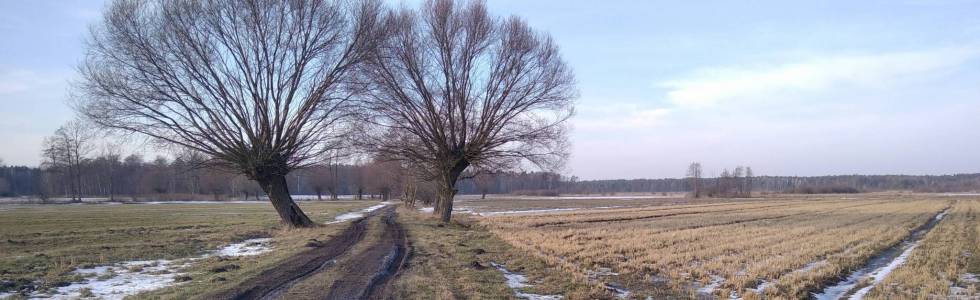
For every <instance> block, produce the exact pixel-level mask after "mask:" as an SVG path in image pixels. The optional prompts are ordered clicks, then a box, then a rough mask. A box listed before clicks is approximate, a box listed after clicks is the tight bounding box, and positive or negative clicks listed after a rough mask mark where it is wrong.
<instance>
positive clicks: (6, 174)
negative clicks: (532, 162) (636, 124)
mask: <svg viewBox="0 0 980 300" xmlns="http://www.w3.org/2000/svg"><path fill="white" fill-rule="evenodd" d="M197 159H198V160H199V158H197ZM199 165H200V162H199V161H197V160H196V159H195V158H194V157H191V158H187V159H183V158H178V159H172V160H168V159H167V158H163V157H158V158H155V159H153V160H144V159H143V158H142V157H140V156H137V155H131V156H128V157H125V158H118V157H115V156H110V157H105V156H103V157H97V158H94V159H85V160H83V161H81V162H80V163H79V164H77V165H75V166H74V167H73V170H70V171H69V170H67V169H66V168H65V167H63V166H46V167H45V166H42V168H38V167H24V166H0V196H2V197H19V196H27V197H32V198H37V199H49V198H83V197H99V198H113V199H114V200H124V201H131V200H229V199H237V200H240V199H253V198H254V197H256V196H257V195H261V194H262V190H261V189H260V188H259V187H258V186H257V185H256V184H255V183H254V182H252V181H251V180H248V179H247V178H245V177H244V176H240V175H231V174H230V173H228V172H222V171H218V170H215V169H212V168H197V167H196V166H199ZM701 180H702V181H701V184H702V185H703V186H704V187H706V189H707V190H708V191H709V192H707V193H708V194H709V196H710V191H711V189H713V188H721V187H724V186H739V187H741V186H743V185H747V187H744V189H746V190H747V191H749V192H755V193H758V192H786V193H856V192H874V191H885V190H908V191H916V192H976V191H980V174H957V175H941V176H918V175H842V176H815V177H796V176H757V177H750V178H744V177H734V178H725V177H722V178H703V179H701ZM691 182H692V181H691V180H690V179H689V178H674V179H618V180H578V179H577V178H575V177H564V176H560V175H557V174H555V173H547V172H505V173H498V174H492V175H488V174H483V175H478V176H475V177H472V178H468V179H465V180H463V181H461V182H460V184H459V186H458V188H459V193H460V194H522V195H558V194H612V193H666V192H689V191H691ZM726 182H728V183H726ZM289 184H290V191H291V193H292V194H295V195H319V197H320V198H321V199H330V198H332V197H335V196H337V197H339V196H340V195H354V197H364V198H371V197H376V198H388V197H398V196H399V195H401V194H402V193H403V192H404V191H405V190H406V188H407V187H410V189H411V190H413V191H415V192H416V193H419V194H417V195H418V196H420V197H432V196H433V195H432V193H434V192H433V191H432V188H433V187H431V186H430V185H427V184H426V183H424V182H421V183H420V182H415V181H414V180H412V179H410V178H407V177H404V176H401V172H399V170H398V168H397V167H395V166H391V165H390V164H386V163H365V164H360V165H348V164H336V165H318V166H312V167H309V168H306V169H304V170H302V171H298V172H294V173H292V174H290V176H289ZM715 195H716V196H717V195H725V194H723V193H716V194H715ZM739 195H740V194H739Z"/></svg>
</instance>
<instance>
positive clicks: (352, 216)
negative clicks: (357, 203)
mask: <svg viewBox="0 0 980 300" xmlns="http://www.w3.org/2000/svg"><path fill="white" fill-rule="evenodd" d="M391 203H392V202H381V204H378V205H375V206H371V207H368V208H365V209H362V210H359V211H355V212H349V213H345V214H341V215H339V216H337V217H336V218H334V220H333V221H330V222H327V224H337V223H343V222H347V221H350V220H357V219H361V218H364V214H367V213H371V212H372V211H376V210H379V209H381V208H384V207H385V206H388V204H391Z"/></svg>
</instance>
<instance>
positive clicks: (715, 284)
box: [698, 275, 725, 295]
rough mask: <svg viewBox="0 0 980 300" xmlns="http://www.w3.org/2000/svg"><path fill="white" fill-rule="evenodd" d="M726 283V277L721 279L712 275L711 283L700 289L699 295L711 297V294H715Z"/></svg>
mask: <svg viewBox="0 0 980 300" xmlns="http://www.w3.org/2000/svg"><path fill="white" fill-rule="evenodd" d="M724 282H725V277H721V276H718V275H711V282H708V285H705V286H703V287H701V288H699V289H698V294H703V295H711V293H714V292H715V290H717V289H718V288H719V287H721V284H722V283H724Z"/></svg>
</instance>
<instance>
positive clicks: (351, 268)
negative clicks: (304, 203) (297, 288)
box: [204, 206, 408, 300]
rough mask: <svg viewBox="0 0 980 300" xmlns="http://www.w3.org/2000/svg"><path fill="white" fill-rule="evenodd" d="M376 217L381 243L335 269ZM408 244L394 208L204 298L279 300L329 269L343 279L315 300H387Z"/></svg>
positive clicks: (359, 221)
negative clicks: (339, 260) (299, 283)
mask: <svg viewBox="0 0 980 300" xmlns="http://www.w3.org/2000/svg"><path fill="white" fill-rule="evenodd" d="M376 215H381V216H382V218H384V226H382V227H383V229H382V230H383V232H382V236H381V239H380V240H379V241H377V242H376V243H374V244H373V245H370V246H369V247H368V248H367V249H366V250H364V251H363V252H361V253H352V254H348V255H350V256H351V259H345V260H343V261H342V262H341V263H340V264H339V265H336V264H337V260H336V258H338V257H340V256H341V255H343V254H344V253H345V252H348V251H349V250H350V249H351V248H353V247H354V245H356V244H357V243H359V242H361V240H362V239H363V238H364V236H365V235H366V234H367V231H368V226H367V224H368V219H369V218H373V217H374V216H376ZM407 243H408V239H407V238H406V236H405V231H404V230H403V229H402V227H401V225H399V224H398V223H397V222H396V221H395V208H394V207H393V206H392V207H387V208H384V209H382V210H380V212H378V213H375V214H371V215H368V216H367V217H365V218H363V219H360V220H356V221H354V222H352V223H351V225H350V226H349V227H348V228H347V229H345V230H344V231H343V232H342V233H341V234H340V235H338V236H336V237H334V238H332V239H330V240H329V241H326V242H323V243H322V245H320V246H319V247H316V248H313V249H310V250H307V251H304V252H302V253H300V254H297V255H295V256H293V257H290V258H288V259H286V260H284V261H283V262H282V263H280V264H278V265H277V266H276V267H275V268H272V269H268V270H265V271H263V272H261V273H260V274H259V275H256V276H255V277H253V278H251V279H248V280H246V281H245V282H243V283H241V284H239V285H238V286H236V287H235V288H232V289H229V290H226V291H222V292H219V293H216V294H212V295H208V296H205V297H204V298H206V299H236V300H238V299H280V298H282V296H283V295H284V294H285V292H286V291H287V290H288V289H289V288H290V287H292V286H293V285H294V284H296V283H298V282H300V281H303V280H305V279H308V278H310V277H311V276H312V275H315V274H317V273H320V272H323V271H325V270H327V269H331V270H337V272H341V273H342V274H343V275H342V276H341V279H340V280H337V281H336V282H334V283H333V284H332V285H331V286H330V288H329V289H328V290H324V291H322V295H319V296H316V295H313V296H316V298H321V299H383V298H385V297H384V296H383V295H384V294H385V293H384V290H385V289H386V288H387V283H388V281H390V279H391V278H392V277H394V276H395V275H397V273H398V272H399V271H400V270H401V267H402V266H403V265H404V264H405V260H406V259H407V257H408V256H407V247H408V245H407ZM311 280H312V279H311Z"/></svg>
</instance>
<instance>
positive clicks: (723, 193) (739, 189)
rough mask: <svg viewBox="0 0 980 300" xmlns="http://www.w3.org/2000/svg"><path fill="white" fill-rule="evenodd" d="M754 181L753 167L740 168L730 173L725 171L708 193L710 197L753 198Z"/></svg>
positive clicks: (709, 187)
mask: <svg viewBox="0 0 980 300" xmlns="http://www.w3.org/2000/svg"><path fill="white" fill-rule="evenodd" d="M753 181H754V178H753V174H752V167H743V166H738V167H735V169H732V170H730V171H729V170H728V169H724V170H722V171H721V175H719V176H718V178H715V180H714V184H713V185H710V186H708V189H707V191H706V192H707V195H708V196H709V197H726V198H734V197H752V185H753Z"/></svg>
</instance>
